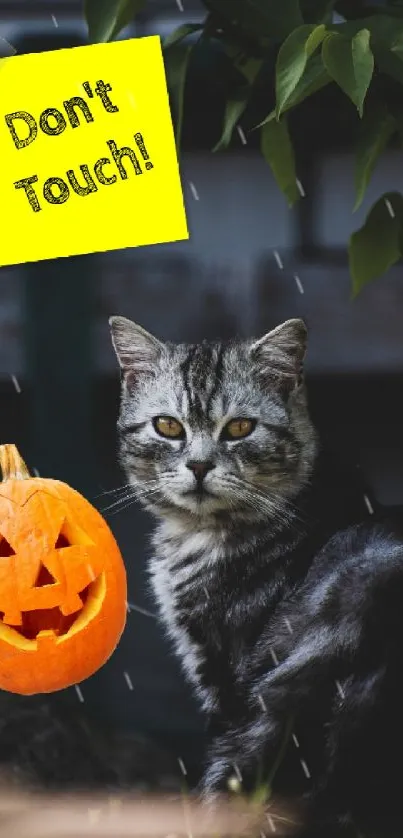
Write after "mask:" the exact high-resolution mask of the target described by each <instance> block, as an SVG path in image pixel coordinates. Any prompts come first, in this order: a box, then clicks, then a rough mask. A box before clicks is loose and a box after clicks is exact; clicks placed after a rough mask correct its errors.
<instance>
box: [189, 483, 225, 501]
mask: <svg viewBox="0 0 403 838" xmlns="http://www.w3.org/2000/svg"><path fill="white" fill-rule="evenodd" d="M183 494H184V495H185V497H191V498H196V499H199V500H203V498H216V497H217V495H216V494H215V493H214V492H212V491H211V490H210V489H206V487H205V486H195V488H194V489H188V490H187V491H186V492H183Z"/></svg>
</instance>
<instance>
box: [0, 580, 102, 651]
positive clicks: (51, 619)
mask: <svg viewBox="0 0 403 838" xmlns="http://www.w3.org/2000/svg"><path fill="white" fill-rule="evenodd" d="M105 595H106V578H105V573H104V572H102V573H100V575H99V576H97V578H96V579H94V580H93V581H92V582H90V583H89V584H88V585H86V586H85V588H84V589H83V590H82V591H81V592H80V593H79V597H80V599H81V601H82V603H83V607H82V608H81V609H80V610H78V611H75V612H74V613H73V614H69V615H65V614H63V613H62V611H61V609H60V608H59V606H55V607H54V608H36V609H33V610H31V611H21V612H20V613H21V624H20V625H18V626H15V625H14V626H10V625H7V623H4V622H3V619H4V611H2V612H0V639H1V640H5V641H6V642H8V643H10V644H11V645H13V646H16V647H18V648H20V649H26V650H34V649H37V648H38V643H41V642H49V641H50V642H52V643H57V644H58V643H62V642H63V641H65V640H68V639H69V638H70V637H72V636H73V634H76V633H78V632H79V631H82V629H83V628H84V626H85V625H87V623H89V622H90V621H91V620H93V619H94V617H96V616H97V614H98V613H99V612H100V610H101V608H102V605H103V602H104V599H105Z"/></svg>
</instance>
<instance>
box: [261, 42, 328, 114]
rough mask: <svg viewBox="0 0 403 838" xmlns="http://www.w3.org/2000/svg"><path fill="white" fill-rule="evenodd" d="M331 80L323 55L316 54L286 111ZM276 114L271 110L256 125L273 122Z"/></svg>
mask: <svg viewBox="0 0 403 838" xmlns="http://www.w3.org/2000/svg"><path fill="white" fill-rule="evenodd" d="M331 81H332V80H331V78H330V76H329V74H328V72H327V71H326V70H325V68H324V66H323V64H322V58H321V56H320V55H314V56H313V58H311V59H310V60H309V61H308V64H307V66H306V70H305V73H304V75H303V76H302V78H301V79H300V81H299V82H298V84H297V86H296V88H295V90H294V91H293V93H292V94H291V96H290V98H289V100H288V102H287V104H286V106H285V108H284V112H286V111H289V110H290V109H291V108H293V107H295V105H299V104H300V103H301V102H303V101H304V99H307V98H308V97H309V96H313V94H314V93H317V91H318V90H321V88H322V87H325V86H326V85H327V84H329V83H330V82H331ZM275 116H276V112H275V111H271V112H270V113H269V115H268V116H267V117H266V118H265V119H264V120H263V122H261V123H260V124H259V125H257V126H256V128H260V127H261V126H262V125H265V124H266V122H271V120H272V119H274V118H275Z"/></svg>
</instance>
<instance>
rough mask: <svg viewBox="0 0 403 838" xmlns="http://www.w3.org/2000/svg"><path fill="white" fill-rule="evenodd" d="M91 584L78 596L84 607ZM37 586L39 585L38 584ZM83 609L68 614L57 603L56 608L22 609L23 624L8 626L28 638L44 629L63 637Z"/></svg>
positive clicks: (1, 616) (2, 617)
mask: <svg viewBox="0 0 403 838" xmlns="http://www.w3.org/2000/svg"><path fill="white" fill-rule="evenodd" d="M42 569H43V570H44V571H46V570H47V568H45V567H44V566H42V568H41V570H42ZM47 573H49V571H47ZM49 576H50V574H49ZM47 584H51V585H52V584H54V583H53V581H52V582H49V583H47ZM91 585H93V582H90V584H89V585H86V586H85V588H84V590H82V591H79V592H78V596H79V597H80V599H81V601H82V603H83V608H84V606H85V603H86V601H87V599H88V595H89V593H90V588H91ZM37 587H39V585H38V584H37ZM82 610H83V609H82V608H80V610H79V611H75V613H74V614H68V615H67V616H66V615H65V614H62V612H61V610H60V608H59V606H58V605H56V606H55V608H38V609H35V610H34V611H21V625H19V626H7V628H12V629H13V631H16V632H18V634H20V635H21V636H22V637H25V638H26V639H27V640H35V639H36V638H37V636H38V634H40V632H42V631H46V632H48V633H49V632H53V634H54V635H55V636H56V637H62V636H63V635H65V634H67V633H68V632H69V631H70V629H71V627H72V625H73V624H74V623H75V621H76V619H77V617H78V615H79V614H81V613H82ZM0 620H1V621H2V622H3V620H4V611H0ZM4 625H6V624H4ZM0 633H1V626H0Z"/></svg>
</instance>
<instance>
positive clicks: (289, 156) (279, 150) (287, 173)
mask: <svg viewBox="0 0 403 838" xmlns="http://www.w3.org/2000/svg"><path fill="white" fill-rule="evenodd" d="M260 140H261V150H262V154H263V157H264V158H265V160H266V161H267V163H268V164H269V166H270V168H271V170H272V172H273V175H274V177H275V179H276V181H277V184H278V186H279V187H280V189H281V190H282V192H283V193H284V195H285V196H286V198H287V201H288V204H289V206H292V205H293V204H295V203H296V201H298V200H299V198H300V197H301V195H300V191H299V189H298V186H297V176H296V171H295V156H294V149H293V146H292V142H291V138H290V135H289V132H288V125H287V119H286V117H284V116H283V117H282V119H280V120H279V121H277V120H276V119H271V120H270V121H269V122H266V123H265V124H264V125H263V127H262V129H261V134H260Z"/></svg>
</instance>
